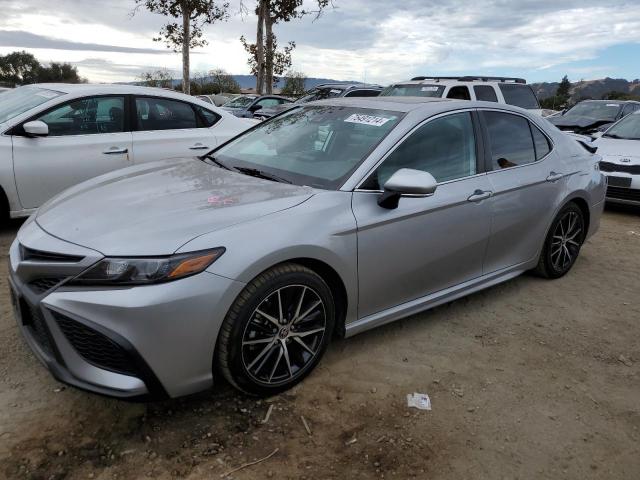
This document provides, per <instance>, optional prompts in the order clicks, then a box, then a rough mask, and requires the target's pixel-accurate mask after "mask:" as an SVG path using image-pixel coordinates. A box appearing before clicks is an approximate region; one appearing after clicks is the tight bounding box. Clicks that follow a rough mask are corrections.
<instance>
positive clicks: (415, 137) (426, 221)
mask: <svg viewBox="0 0 640 480" xmlns="http://www.w3.org/2000/svg"><path fill="white" fill-rule="evenodd" d="M477 128H478V127H477V120H476V116H475V113H472V112H470V111H463V112H455V113H448V114H444V115H441V116H438V117H436V118H433V119H430V120H428V121H427V122H426V123H423V124H422V125H420V126H418V127H417V128H416V129H414V130H413V132H412V133H410V134H409V135H408V136H407V137H405V139H404V140H403V141H402V142H401V143H400V144H399V145H398V146H397V147H396V148H395V150H393V151H392V152H391V153H390V154H389V155H388V156H387V157H386V158H385V159H384V160H383V161H382V162H381V163H380V164H379V165H378V166H377V167H376V168H375V170H374V172H373V173H372V174H371V175H370V176H369V178H368V179H367V180H366V181H365V182H363V184H362V185H361V186H360V188H359V189H356V191H355V192H354V194H353V203H352V208H353V212H354V215H355V218H356V222H357V226H358V284H359V307H358V316H359V317H360V318H363V317H366V316H369V315H373V314H376V313H379V312H382V311H384V310H386V309H389V308H392V307H395V306H398V305H401V304H403V303H406V302H411V301H412V300H416V299H419V298H421V297H424V296H426V295H429V294H433V293H435V292H438V291H441V290H444V289H447V288H449V287H453V286H455V285H458V284H461V283H463V282H466V281H469V280H472V279H474V278H476V277H479V276H480V275H482V264H483V259H484V255H485V250H486V247H487V243H488V240H489V234H490V226H491V199H490V197H491V190H490V189H491V187H490V183H489V181H488V180H487V176H486V174H484V173H483V171H482V161H481V160H482V158H483V157H482V149H481V148H479V144H478V139H479V137H480V136H479V135H478V134H477V132H478V130H477ZM400 168H412V169H416V170H423V171H426V172H429V173H431V174H432V175H433V177H434V178H435V179H436V180H437V181H438V186H437V188H436V191H435V193H434V194H433V195H431V196H428V197H402V198H401V199H400V202H399V204H398V207H397V208H395V209H392V210H389V209H385V208H382V207H380V206H379V205H378V202H377V201H378V198H379V197H380V192H381V190H382V188H383V185H384V182H385V181H386V180H387V179H389V177H390V176H391V175H392V174H393V173H395V172H396V171H397V170H399V169H400Z"/></svg>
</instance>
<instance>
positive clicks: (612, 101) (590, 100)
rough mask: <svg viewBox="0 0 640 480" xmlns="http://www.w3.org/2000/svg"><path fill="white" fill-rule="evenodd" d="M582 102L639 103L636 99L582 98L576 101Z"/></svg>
mask: <svg viewBox="0 0 640 480" xmlns="http://www.w3.org/2000/svg"><path fill="white" fill-rule="evenodd" d="M582 102H591V103H615V104H617V105H624V104H626V103H640V102H638V101H637V100H592V99H586V100H582V101H580V102H578V103H582ZM578 103H576V105H578Z"/></svg>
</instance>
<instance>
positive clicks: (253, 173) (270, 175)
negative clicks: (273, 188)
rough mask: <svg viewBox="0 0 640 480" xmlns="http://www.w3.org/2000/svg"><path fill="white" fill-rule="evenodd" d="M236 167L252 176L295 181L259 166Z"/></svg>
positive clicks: (284, 181) (289, 181)
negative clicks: (258, 167)
mask: <svg viewBox="0 0 640 480" xmlns="http://www.w3.org/2000/svg"><path fill="white" fill-rule="evenodd" d="M235 169H236V170H237V171H238V172H240V173H244V174H245V175H249V176H250V177H257V178H264V179H265V180H272V181H274V182H281V183H293V182H292V181H291V180H287V179H286V178H282V177H279V176H278V175H275V174H273V173H269V172H265V171H264V170H258V169H257V168H249V167H235Z"/></svg>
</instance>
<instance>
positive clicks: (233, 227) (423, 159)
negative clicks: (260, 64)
mask: <svg viewBox="0 0 640 480" xmlns="http://www.w3.org/2000/svg"><path fill="white" fill-rule="evenodd" d="M43 155H46V153H43ZM599 160H600V158H599V157H598V156H597V155H595V154H593V153H592V152H591V151H587V150H586V149H585V148H583V147H582V146H581V145H580V144H579V143H578V142H576V141H574V140H573V139H571V138H569V137H567V136H565V135H564V134H562V133H561V132H560V131H559V130H557V129H556V128H555V127H553V126H552V125H550V124H549V123H548V122H546V121H545V120H543V119H542V118H541V117H539V116H536V115H534V114H531V113H529V112H527V111H526V110H522V109H519V108H517V107H511V106H508V105H497V104H495V103H489V102H475V101H454V100H443V99H429V98H410V97H403V98H399V97H379V98H340V99H331V100H323V101H319V102H311V103H308V104H304V105H301V106H298V107H296V108H293V109H292V110H289V111H287V112H285V113H284V114H282V115H279V116H277V117H274V118H273V119H271V120H268V121H266V122H264V123H262V124H259V125H257V126H255V127H253V128H252V129H251V130H249V131H247V132H245V133H243V134H241V135H240V136H238V137H236V138H234V139H232V140H230V141H229V142H227V143H225V144H224V145H222V146H220V147H218V148H216V149H214V150H212V151H211V152H210V153H208V154H206V155H204V156H202V157H199V158H185V159H183V160H180V161H176V160H171V161H160V162H152V163H147V164H142V165H137V166H133V167H130V168H128V169H125V170H121V171H119V172H112V173H108V174H106V175H103V176H100V177H97V178H94V179H92V180H89V181H86V182H84V183H82V184H79V185H76V186H74V187H72V188H70V189H68V190H66V191H65V192H63V193H62V194H60V195H58V196H56V197H54V198H53V199H52V200H50V201H49V202H47V203H46V204H45V205H43V206H42V207H41V208H40V209H39V210H38V211H37V212H36V213H35V214H34V215H32V216H31V217H30V218H29V219H28V221H27V222H25V223H24V225H23V226H22V227H21V229H20V231H19V233H18V236H17V239H16V240H15V242H14V243H13V245H12V246H11V250H10V284H11V291H12V298H13V301H14V307H15V314H16V317H17V320H18V324H19V327H20V329H21V331H22V332H23V334H24V337H25V339H26V342H27V343H28V344H29V346H30V347H31V349H32V350H33V351H34V352H35V354H36V356H37V357H38V358H39V359H40V360H42V362H43V363H44V364H45V365H46V366H47V367H48V368H49V369H50V370H51V372H52V373H53V375H54V376H55V377H56V378H58V379H60V380H61V381H64V382H67V383H69V384H72V385H75V386H78V387H81V388H83V389H86V390H89V391H93V392H98V393H103V394H108V395H112V396H116V397H121V398H130V397H144V396H149V397H156V398H157V397H167V396H169V397H176V396H180V395H185V394H188V393H191V392H195V391H199V390H202V389H206V388H208V387H210V386H211V385H213V383H214V381H216V382H217V381H218V380H219V379H221V378H225V379H226V380H228V381H229V382H230V383H231V384H233V385H234V386H236V387H237V388H239V389H241V390H243V391H245V392H248V393H251V394H255V395H271V394H274V393H276V392H279V391H282V390H285V389H287V388H290V387H291V386H292V385H294V384H296V383H297V382H299V381H301V380H302V379H303V378H304V377H305V376H306V375H307V374H309V373H310V372H311V371H312V370H313V368H314V367H315V366H316V365H317V364H318V362H319V361H320V359H321V357H322V355H323V353H324V352H325V350H326V348H327V345H328V344H329V342H330V341H331V339H332V338H335V337H336V336H342V337H349V336H352V335H355V334H357V333H360V332H363V331H365V330H367V329H370V328H373V327H376V326H379V325H382V324H385V323H388V322H391V321H394V320H397V319H399V318H401V317H405V316H407V315H410V314H414V313H416V312H419V311H422V310H425V309H428V308H431V307H434V306H436V305H439V304H442V303H444V302H449V301H451V300H454V299H456V298H459V297H462V296H464V295H467V294H470V293H473V292H476V291H478V290H480V289H483V288H487V287H489V286H492V285H495V284H497V283H499V282H503V281H506V280H509V279H511V278H513V277H515V276H517V275H519V274H521V273H523V272H526V271H529V270H534V271H535V272H537V273H538V274H539V275H541V276H544V277H547V278H551V279H553V278H558V277H561V276H563V275H565V274H566V273H567V272H568V271H569V270H570V269H571V267H572V266H573V265H574V263H575V261H576V259H577V257H578V254H579V252H580V248H581V246H582V244H583V242H584V241H585V239H587V238H588V237H589V236H590V235H592V234H593V233H594V232H595V231H596V230H597V229H598V225H599V222H600V215H601V212H602V208H603V204H604V198H605V187H606V182H605V180H604V177H603V175H602V174H601V173H600V171H599V168H598V161H599Z"/></svg>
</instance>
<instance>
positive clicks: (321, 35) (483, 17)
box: [0, 0, 640, 83]
mask: <svg viewBox="0 0 640 480" xmlns="http://www.w3.org/2000/svg"><path fill="white" fill-rule="evenodd" d="M315 3H316V2H315V0H305V7H306V8H313V5H314V4H315ZM3 4H5V5H3V7H2V10H3V11H2V13H3V15H2V17H1V18H0V29H2V30H4V32H0V46H2V45H8V44H9V43H11V44H12V45H11V46H18V45H13V44H16V43H20V44H21V46H20V48H32V49H34V50H37V52H38V53H39V52H40V51H41V50H39V49H44V48H47V49H51V48H58V49H59V50H57V51H53V50H51V51H50V52H51V53H48V54H46V55H47V56H48V57H52V56H53V55H54V53H53V52H56V53H55V55H57V56H58V58H55V60H60V59H63V60H64V59H65V58H66V57H67V56H68V57H69V58H70V59H71V60H70V61H75V62H80V61H83V59H85V58H86V55H84V54H82V56H78V55H80V53H79V51H81V50H83V51H86V50H91V51H93V52H95V54H91V57H92V59H98V58H100V59H103V60H107V61H108V62H110V63H108V64H104V65H103V66H102V67H98V66H97V65H93V66H92V67H91V68H92V69H93V70H91V71H90V70H89V67H88V66H84V67H83V68H84V69H85V71H86V72H87V73H86V74H87V75H88V76H89V78H91V79H98V80H104V79H106V78H107V77H108V78H110V79H111V78H113V79H115V78H118V77H117V76H116V75H123V77H122V78H120V79H122V80H129V79H131V78H130V77H125V76H126V75H127V74H128V72H130V70H129V69H128V68H126V66H123V67H116V65H125V64H128V65H129V66H132V67H133V66H135V65H138V66H139V67H140V68H143V69H145V70H146V69H149V68H154V67H153V66H155V65H158V64H164V65H163V66H165V67H168V68H170V69H177V68H178V67H179V62H180V56H179V55H177V54H172V53H171V52H170V51H168V50H162V49H158V48H153V46H154V45H155V44H154V43H153V42H152V40H151V39H152V37H153V36H154V35H155V34H157V32H158V31H159V29H160V28H161V26H162V25H163V24H164V23H165V22H166V18H164V17H162V16H160V15H154V14H151V13H149V12H147V11H145V10H144V9H138V10H137V11H136V13H135V15H133V16H132V15H131V14H132V11H133V9H134V7H135V4H134V2H133V0H110V1H109V2H104V1H98V0H56V2H55V8H53V9H52V8H51V1H50V0H4V1H3ZM247 4H249V5H251V4H252V2H251V1H248V2H247ZM334 4H335V5H336V7H337V8H335V9H328V10H326V12H325V13H324V14H323V15H322V17H321V18H319V19H318V20H315V21H314V19H313V18H312V16H309V17H306V18H303V19H299V20H294V21H292V22H290V23H287V24H278V25H276V26H275V29H274V30H275V33H276V35H277V36H278V41H279V44H280V45H283V44H285V43H286V42H287V41H289V40H294V41H295V42H296V44H297V48H296V50H294V53H293V67H294V68H295V69H297V70H301V71H304V72H305V73H306V74H307V75H310V76H317V77H324V78H337V79H349V80H360V79H364V78H365V77H366V79H367V80H369V81H375V82H380V83H387V82H391V81H395V80H401V79H403V78H408V77H411V76H413V75H417V74H463V73H466V74H486V75H490V74H495V75H517V76H524V77H529V76H533V77H536V78H541V77H543V76H545V75H547V76H550V75H553V76H554V77H555V75H557V74H558V73H559V72H560V71H565V72H570V71H571V69H574V71H575V69H576V68H579V69H581V70H582V71H584V72H593V75H601V73H600V72H601V71H602V70H603V68H606V67H611V70H610V71H609V75H611V76H614V75H624V74H625V72H628V75H635V76H637V73H635V72H633V70H634V65H637V61H636V57H637V55H635V56H634V55H632V54H631V53H629V56H628V58H625V59H620V58H618V59H616V60H615V61H612V60H611V59H609V58H602V56H603V52H605V51H606V49H608V48H610V47H613V46H616V45H623V44H628V45H633V44H636V45H637V46H638V47H640V3H639V2H638V0H607V1H606V2H603V1H602V0H563V1H558V0H518V1H514V0H440V1H439V2H427V1H425V0H403V1H402V2H390V1H388V0H334ZM231 5H232V7H233V10H232V12H233V13H236V12H237V5H238V2H231ZM255 20H256V19H255V15H253V14H250V15H247V16H245V17H241V16H239V15H232V17H231V19H230V20H229V22H222V23H216V24H214V25H212V26H206V27H205V29H204V30H205V37H206V38H207V40H208V41H209V45H208V46H207V47H205V48H202V49H198V50H194V53H196V52H201V54H200V55H197V56H196V55H194V57H193V61H192V66H193V68H194V69H200V70H205V69H210V68H213V67H222V68H225V69H226V70H228V71H231V72H233V73H246V72H247V70H248V67H247V63H246V60H247V56H246V53H245V52H244V50H243V49H242V47H241V45H240V43H239V40H238V39H239V37H240V36H241V35H245V36H246V37H247V38H248V39H253V38H255ZM7 30H12V31H13V32H11V33H7ZM35 31H37V32H38V33H37V34H33V33H30V32H35ZM7 36H9V37H10V38H7ZM89 41H90V42H92V43H87V42H89ZM28 42H31V43H28ZM52 42H57V43H52ZM65 42H67V43H65ZM113 43H117V44H118V45H115V46H114V45H112V44H113ZM27 44H28V45H27ZM54 45H55V46H54ZM89 47H93V48H89ZM97 47H100V48H103V49H104V50H102V49H100V48H97ZM3 50H5V51H6V48H5V49H3ZM43 51H44V50H43ZM74 51H75V55H74ZM629 51H630V52H631V48H629ZM45 52H46V51H45ZM65 52H68V53H65ZM114 52H115V53H114ZM165 52H166V53H167V55H165V56H160V55H159V54H160V53H165ZM123 53H126V54H127V56H126V60H123V58H122V54H123ZM117 54H119V56H118V55H117ZM60 57H62V58H60ZM39 58H40V57H39ZM48 59H49V60H52V59H54V58H48ZM160 59H162V60H161V61H160ZM43 60H45V59H44V58H43ZM585 62H586V63H588V64H583V63H585ZM576 63H579V65H576ZM110 65H111V66H113V69H114V70H113V71H111V72H110V71H109V70H108V69H109V68H110ZM98 71H99V72H101V73H100V75H97V74H94V73H92V72H98ZM587 74H588V73H587Z"/></svg>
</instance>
